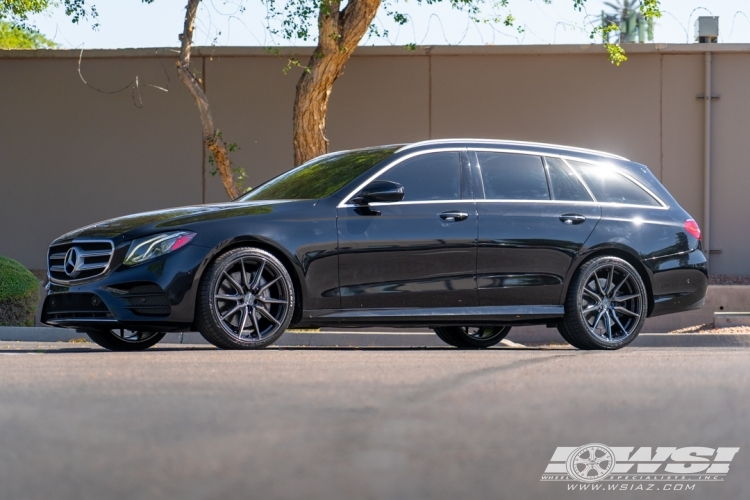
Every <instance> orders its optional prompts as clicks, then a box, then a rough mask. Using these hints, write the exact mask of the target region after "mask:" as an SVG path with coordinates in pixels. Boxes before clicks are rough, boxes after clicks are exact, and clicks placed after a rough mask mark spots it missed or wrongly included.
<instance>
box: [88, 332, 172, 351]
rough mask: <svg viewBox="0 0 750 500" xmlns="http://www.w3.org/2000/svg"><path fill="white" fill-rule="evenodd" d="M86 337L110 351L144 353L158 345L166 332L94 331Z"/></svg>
mask: <svg viewBox="0 0 750 500" xmlns="http://www.w3.org/2000/svg"><path fill="white" fill-rule="evenodd" d="M86 335H88V336H89V338H90V339H91V340H93V341H94V342H96V343H97V344H99V345H100V346H102V347H103V348H105V349H109V350H110V351H143V350H145V349H148V348H149V347H151V346H153V345H156V343H158V342H159V341H160V340H161V339H163V338H164V335H166V333H165V332H144V331H140V330H125V329H124V328H119V329H117V330H92V331H87V332H86Z"/></svg>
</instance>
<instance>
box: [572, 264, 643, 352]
mask: <svg viewBox="0 0 750 500" xmlns="http://www.w3.org/2000/svg"><path fill="white" fill-rule="evenodd" d="M638 283H639V281H638V279H637V278H636V277H635V276H634V275H633V272H632V271H631V270H630V269H628V268H626V267H625V266H622V265H620V264H617V263H608V264H606V265H604V266H601V267H597V268H595V269H593V271H592V272H591V273H590V274H589V275H588V276H587V277H586V279H585V285H584V286H583V287H582V288H581V292H580V294H581V295H580V299H579V301H578V303H579V308H580V313H581V317H582V318H583V320H584V323H585V325H586V326H587V327H588V329H589V332H590V333H591V334H592V335H594V336H595V337H596V338H598V339H599V340H600V341H603V342H607V343H620V342H622V341H623V340H625V339H627V338H628V337H630V336H631V335H633V334H634V333H636V329H637V328H638V326H639V324H640V322H641V317H642V316H643V314H644V312H645V304H644V300H643V295H642V293H641V291H640V287H639V286H638Z"/></svg>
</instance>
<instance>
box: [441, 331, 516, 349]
mask: <svg viewBox="0 0 750 500" xmlns="http://www.w3.org/2000/svg"><path fill="white" fill-rule="evenodd" d="M434 330H435V333H436V334H437V336H438V337H440V340H442V341H443V342H445V343H446V344H448V345H452V346H453V347H458V348H459V349H484V348H486V347H492V346H493V345H495V344H497V343H499V342H500V341H501V340H503V339H504V338H505V336H506V335H508V332H510V327H509V326H480V327H473V326H443V327H437V328H434Z"/></svg>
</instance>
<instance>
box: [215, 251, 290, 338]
mask: <svg viewBox="0 0 750 500" xmlns="http://www.w3.org/2000/svg"><path fill="white" fill-rule="evenodd" d="M213 301H214V311H215V314H216V316H217V320H218V321H219V323H220V325H221V327H222V329H223V330H224V331H225V332H226V333H228V334H229V335H231V336H232V337H235V338H236V339H238V340H241V341H243V342H247V341H251V342H253V341H256V342H257V341H261V340H263V339H265V338H268V337H270V336H272V335H274V334H275V333H277V332H278V330H279V329H280V328H281V327H282V323H283V322H284V318H285V316H286V314H287V310H288V308H289V289H288V286H287V282H286V280H284V279H283V276H282V272H281V270H280V269H279V268H278V266H277V264H276V263H275V262H273V261H271V260H270V259H267V258H265V257H263V256H260V255H259V256H251V257H240V258H237V259H235V260H232V261H230V262H229V263H228V264H226V266H225V267H224V269H223V270H222V272H221V276H219V278H218V279H217V280H216V285H215V288H214V290H213Z"/></svg>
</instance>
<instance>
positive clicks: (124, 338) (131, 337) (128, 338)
mask: <svg viewBox="0 0 750 500" xmlns="http://www.w3.org/2000/svg"><path fill="white" fill-rule="evenodd" d="M110 333H111V334H112V335H113V336H114V337H115V338H116V339H117V340H119V341H121V342H128V343H132V344H137V343H140V342H146V341H148V340H150V339H152V338H154V337H155V336H157V335H162V333H160V332H145V331H142V330H126V329H125V328H117V329H113V330H110Z"/></svg>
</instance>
